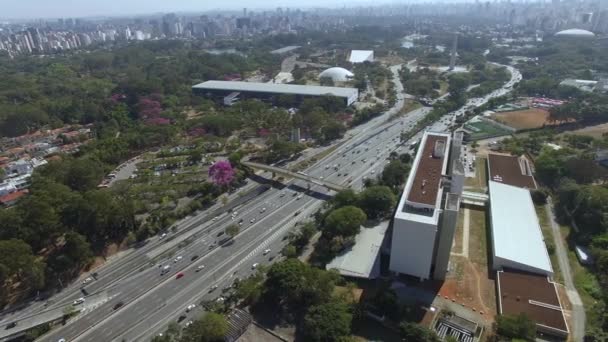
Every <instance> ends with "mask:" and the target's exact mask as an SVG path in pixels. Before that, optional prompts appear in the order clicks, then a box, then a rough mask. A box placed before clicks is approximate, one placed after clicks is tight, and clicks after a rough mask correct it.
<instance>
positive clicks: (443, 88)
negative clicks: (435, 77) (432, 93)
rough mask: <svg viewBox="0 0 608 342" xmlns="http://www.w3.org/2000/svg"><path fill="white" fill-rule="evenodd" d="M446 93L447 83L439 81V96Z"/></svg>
mask: <svg viewBox="0 0 608 342" xmlns="http://www.w3.org/2000/svg"><path fill="white" fill-rule="evenodd" d="M447 92H448V82H446V81H443V80H441V81H439V96H441V95H445V93H447Z"/></svg>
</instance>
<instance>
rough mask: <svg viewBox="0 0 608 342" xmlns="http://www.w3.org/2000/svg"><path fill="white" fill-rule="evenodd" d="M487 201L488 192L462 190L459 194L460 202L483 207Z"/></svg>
mask: <svg viewBox="0 0 608 342" xmlns="http://www.w3.org/2000/svg"><path fill="white" fill-rule="evenodd" d="M488 201H489V196H488V194H484V193H481V192H474V191H463V192H462V195H461V200H460V202H461V203H464V204H470V205H476V206H480V207H485V206H486V204H487V203H488Z"/></svg>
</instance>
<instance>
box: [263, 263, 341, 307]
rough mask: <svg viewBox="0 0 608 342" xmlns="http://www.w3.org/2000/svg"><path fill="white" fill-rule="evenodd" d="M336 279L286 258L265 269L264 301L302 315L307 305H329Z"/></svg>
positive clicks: (325, 272)
mask: <svg viewBox="0 0 608 342" xmlns="http://www.w3.org/2000/svg"><path fill="white" fill-rule="evenodd" d="M338 280H339V276H338V274H337V273H334V272H328V271H325V270H321V269H318V268H314V267H311V266H309V265H307V264H304V263H302V262H301V261H299V260H298V259H287V260H285V261H282V262H279V263H275V264H273V265H272V266H271V267H270V269H269V270H268V273H267V279H266V283H265V286H264V298H266V302H268V303H275V304H278V305H279V306H280V307H281V308H283V309H288V310H291V311H292V312H294V313H299V312H304V311H305V310H306V308H308V307H309V306H310V305H317V304H321V303H325V302H328V301H329V299H330V298H331V297H332V294H333V290H334V286H335V284H336V282H337V281H338Z"/></svg>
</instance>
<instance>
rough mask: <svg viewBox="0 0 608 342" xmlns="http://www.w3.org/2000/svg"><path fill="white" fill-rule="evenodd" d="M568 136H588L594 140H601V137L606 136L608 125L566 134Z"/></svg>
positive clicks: (590, 127)
mask: <svg viewBox="0 0 608 342" xmlns="http://www.w3.org/2000/svg"><path fill="white" fill-rule="evenodd" d="M568 134H577V135H588V136H590V137H594V138H601V137H602V136H604V135H606V134H608V123H605V124H601V125H596V126H589V127H585V128H581V129H577V130H575V131H572V132H568Z"/></svg>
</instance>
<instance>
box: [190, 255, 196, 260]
mask: <svg viewBox="0 0 608 342" xmlns="http://www.w3.org/2000/svg"><path fill="white" fill-rule="evenodd" d="M196 259H198V255H193V256H192V258H190V261H194V260H196Z"/></svg>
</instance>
